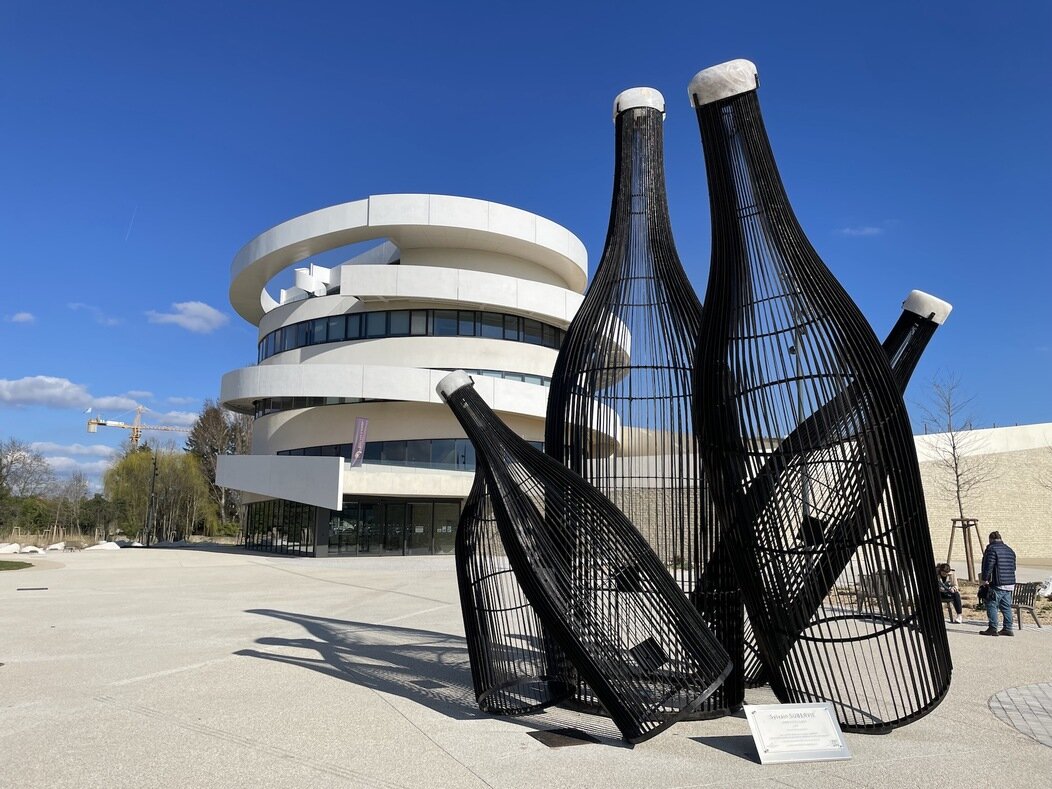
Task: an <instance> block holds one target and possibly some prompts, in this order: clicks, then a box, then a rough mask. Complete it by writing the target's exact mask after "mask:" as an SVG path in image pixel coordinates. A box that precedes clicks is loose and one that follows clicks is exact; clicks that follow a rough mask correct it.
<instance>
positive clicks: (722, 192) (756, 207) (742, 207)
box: [697, 90, 804, 242]
mask: <svg viewBox="0 0 1052 789" xmlns="http://www.w3.org/2000/svg"><path fill="white" fill-rule="evenodd" d="M697 113H698V125H699V127H700V130H701V141H702V147H703V149H704V151H705V172H706V175H707V178H708V186H709V196H710V200H709V206H710V215H711V219H712V229H713V240H714V241H716V240H717V239H718V238H719V237H720V235H722V233H724V232H737V231H736V230H735V228H737V227H738V226H739V225H741V224H742V223H743V222H745V221H748V220H749V219H753V218H758V219H760V220H761V221H762V220H763V219H764V218H770V220H772V221H774V222H775V223H777V224H778V226H779V227H780V229H781V230H782V232H788V233H790V234H792V235H795V236H799V237H800V238H804V233H803V230H802V229H801V228H800V224H799V222H797V220H796V215H795V214H794V213H793V209H792V206H791V205H790V203H789V199H788V197H787V196H786V194H785V187H784V185H783V184H782V178H781V175H780V174H779V173H778V165H777V164H776V162H775V159H774V154H773V153H772V151H771V142H770V140H769V139H768V137H767V129H766V127H765V126H764V123H763V115H762V114H761V112H760V102H759V98H758V97H757V93H756V91H755V90H751V91H748V92H746V93H740V94H738V95H736V96H732V97H730V98H728V99H724V100H723V101H716V102H712V103H710V104H705V105H703V106H701V107H698V108H697ZM785 240H786V241H787V242H788V241H789V239H785Z"/></svg>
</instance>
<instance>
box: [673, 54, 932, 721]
mask: <svg viewBox="0 0 1052 789" xmlns="http://www.w3.org/2000/svg"><path fill="white" fill-rule="evenodd" d="M756 87H757V78H756V70H755V67H754V66H753V64H752V63H749V62H748V61H743V60H738V61H731V62H730V63H725V64H722V65H720V66H716V67H714V68H711V69H706V70H704V71H702V72H700V73H699V74H697V75H696V76H695V77H694V79H693V80H692V81H691V85H690V89H689V92H690V95H691V99H692V101H693V103H694V106H695V108H696V110H697V115H698V123H699V126H700V128H701V137H702V142H703V145H704V151H705V165H706V172H707V175H708V185H709V197H710V201H711V220H712V265H711V268H710V270H709V282H708V289H707V292H706V297H705V311H704V313H703V315H702V327H701V333H700V335H699V340H698V355H697V363H696V365H695V382H696V386H695V404H696V407H697V415H696V420H697V421H696V424H697V427H698V431H699V436H700V444H701V448H702V455H703V459H704V464H705V471H706V474H707V475H708V477H709V480H710V483H711V489H712V495H713V498H714V500H715V502H716V506H717V509H718V511H719V513H720V516H721V521H722V522H723V523H724V524H725V527H726V528H725V532H724V538H725V539H726V540H727V542H728V545H729V549H730V550H729V551H728V552H729V554H730V556H731V559H732V561H733V563H734V566H735V570H736V574H737V577H738V579H739V582H740V583H741V585H742V593H743V596H744V598H745V604H746V608H747V611H748V615H749V619H750V622H751V624H752V628H753V630H754V633H755V636H756V642H757V648H758V651H759V654H760V657H761V659H762V660H763V663H764V668H765V670H766V671H767V673H768V678H769V680H770V683H771V687H772V689H773V690H774V691H775V694H776V695H777V696H778V698H779V699H780V700H781V701H783V702H803V701H817V700H828V701H830V702H832V704H833V706H834V708H835V710H836V713H837V716H838V718H839V720H840V723H841V726H843V727H844V728H845V729H848V730H853V731H866V732H875V731H887V730H889V729H891V728H893V727H895V726H898V725H902V724H904V723H908V722H909V721H911V720H914V719H916V718H918V717H920V716H921V715H924V714H925V713H927V712H929V711H930V710H931V709H933V708H934V707H935V705H937V704H938V702H939V701H941V699H942V698H943V697H944V695H945V693H946V691H947V690H948V688H949V682H950V673H951V669H952V665H951V661H950V654H949V648H948V644H947V640H946V631H945V627H944V624H943V621H942V612H941V609H940V604H939V597H938V593H937V589H936V585H935V580H934V576H933V573H932V570H931V568H932V566H933V564H934V557H933V554H932V549H931V538H930V535H929V531H928V525H927V518H926V514H925V509H924V499H923V492H922V490H921V484H920V474H919V470H918V467H917V456H916V449H915V447H914V443H913V436H912V432H911V430H910V425H909V420H908V417H907V414H906V409H905V405H904V404H903V401H902V395H901V393H900V391H899V384H898V382H897V381H896V378H895V374H894V373H893V371H892V369H891V365H890V364H889V361H888V357H887V354H886V353H885V352H884V351H883V349H882V348H881V345H880V343H879V341H878V340H877V338H876V337H875V335H874V334H873V332H872V330H871V329H870V327H869V325H868V324H867V323H866V321H865V319H864V318H863V316H862V314H861V313H860V312H859V310H858V308H857V306H856V305H855V304H854V302H853V301H852V300H851V298H850V297H849V296H848V295H847V293H846V292H845V291H844V289H843V288H842V287H841V286H840V284H839V283H838V282H837V281H836V279H835V278H834V277H833V275H832V274H831V273H830V272H829V270H828V269H827V268H826V267H825V265H824V264H823V263H822V261H821V259H820V258H819V257H818V255H817V254H816V253H815V251H814V249H813V248H812V247H811V245H810V243H809V242H808V240H807V238H806V236H805V235H804V233H803V230H802V229H801V228H800V226H799V224H798V222H797V220H796V217H795V215H794V214H793V211H792V208H791V207H790V205H789V201H788V198H787V197H786V195H785V191H784V188H783V186H782V183H781V178H780V176H779V173H778V170H777V167H776V165H775V162H774V158H773V155H772V154H771V149H770V143H769V141H768V139H767V133H766V130H765V128H764V124H763V119H762V117H761V114H760V108H759V103H758V100H757V96H756ZM907 677H908V678H909V679H908V680H907V679H906V678H907Z"/></svg>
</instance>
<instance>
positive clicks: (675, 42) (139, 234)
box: [0, 0, 1052, 475]
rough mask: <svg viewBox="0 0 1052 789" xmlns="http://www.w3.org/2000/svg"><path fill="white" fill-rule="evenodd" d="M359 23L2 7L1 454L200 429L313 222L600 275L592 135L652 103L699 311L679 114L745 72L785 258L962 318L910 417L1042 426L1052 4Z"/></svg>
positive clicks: (404, 13) (359, 10) (878, 302)
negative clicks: (459, 205) (405, 209)
mask: <svg viewBox="0 0 1052 789" xmlns="http://www.w3.org/2000/svg"><path fill="white" fill-rule="evenodd" d="M365 5H366V4H361V3H345V2H302V3H296V4H293V3H281V2H262V3H251V4H250V3H233V2H232V3H225V4H219V3H196V2H193V3H192V2H179V3H171V4H153V3H132V2H123V3H112V2H98V3H91V4H85V3H72V2H71V3H56V2H49V1H48V0H37V1H36V2H23V1H22V0H16V1H15V2H8V3H7V4H5V8H4V14H3V18H2V20H0V145H2V150H3V152H4V156H3V160H4V166H3V171H4V172H3V175H4V177H3V180H2V183H3V188H2V189H0V250H2V252H0V254H2V255H3V263H4V266H3V271H4V274H5V280H6V287H4V288H3V289H2V290H0V347H2V349H3V353H2V356H0V359H2V361H0V438H9V437H13V438H18V439H21V440H24V441H28V442H33V443H36V444H37V445H38V447H39V448H41V449H42V450H43V451H44V452H45V454H47V455H49V456H50V457H53V458H56V460H55V461H54V465H55V467H56V468H57V469H58V470H59V471H61V472H63V473H66V472H68V471H69V470H71V469H73V468H77V467H80V468H83V469H85V470H86V471H88V472H89V473H90V474H93V475H94V474H97V473H98V472H99V470H100V469H101V468H102V467H103V466H104V464H105V462H106V459H107V456H108V454H109V453H112V451H113V449H114V448H115V447H117V446H118V445H119V444H120V442H121V441H122V440H124V439H125V438H126V437H127V434H126V431H122V430H115V429H107V428H102V429H100V431H99V432H98V433H97V434H94V435H88V434H86V432H85V420H86V418H87V417H86V416H85V415H84V413H83V412H84V409H85V408H87V407H88V406H92V407H93V408H94V413H99V412H100V411H101V412H102V413H103V414H104V415H105V416H106V417H107V418H111V419H126V420H129V421H130V420H131V418H132V417H133V412H132V411H131V409H132V408H133V407H134V404H135V403H142V404H143V405H145V406H147V407H148V408H149V409H151V410H150V411H149V412H148V413H147V414H146V417H145V421H147V422H156V423H167V424H179V423H181V422H186V421H188V420H189V419H192V415H193V414H194V413H196V412H197V411H198V410H199V408H200V406H201V402H202V400H203V399H204V398H208V397H212V398H214V397H216V396H217V395H218V390H219V380H220V377H221V376H222V374H223V373H224V372H226V371H228V370H231V369H234V368H237V367H240V366H243V365H246V364H250V363H252V362H254V360H255V330H254V328H253V327H251V326H249V325H248V324H247V323H245V322H244V321H243V320H241V319H240V318H239V317H237V316H236V315H235V314H234V313H233V311H232V310H231V309H230V306H229V303H228V302H227V289H228V286H229V266H230V261H231V260H232V258H233V256H234V254H235V253H236V252H237V250H238V249H239V248H240V247H241V246H242V245H243V244H244V243H245V242H247V241H248V240H249V239H251V238H252V237H253V236H255V235H256V234H257V233H259V232H261V231H263V230H265V229H266V228H268V227H271V226H272V225H274V224H277V223H278V222H281V221H283V220H285V219H288V218H289V217H292V216H295V215H298V214H302V213H305V212H308V211H311V210H314V209H316V208H321V207H323V206H326V205H331V204H334V203H339V202H344V201H348V200H353V199H357V198H360V197H364V196H366V195H369V194H381V193H388V192H434V193H444V194H456V195H466V196H470V197H478V198H483V199H487V200H493V201H497V202H503V203H508V204H510V205H514V206H517V207H520V208H524V209H526V210H529V211H533V212H536V213H539V214H542V215H544V216H547V217H549V218H551V219H553V220H554V221H556V222H559V223H560V224H563V225H565V226H566V227H568V228H569V229H570V230H572V231H573V232H574V233H576V234H577V235H578V236H579V237H580V238H581V239H582V240H583V241H584V243H585V245H586V246H587V247H588V250H589V255H590V260H591V265H592V267H593V269H594V266H595V264H596V263H597V262H598V256H599V253H600V252H601V250H602V242H603V237H604V234H605V232H606V222H607V218H608V212H609V200H610V185H611V178H612V153H613V137H612V132H613V127H612V124H611V118H610V108H611V103H612V100H613V97H614V96H615V95H616V94H617V93H618V92H619V91H620V90H622V89H624V88H627V87H632V86H636V85H648V86H652V87H655V88H657V89H659V90H660V91H662V92H663V93H664V94H665V97H666V100H667V104H668V115H667V119H666V123H665V127H666V138H665V145H666V167H667V177H668V185H669V199H670V205H671V212H672V219H673V227H674V230H675V232H676V238H677V243H678V246H679V250H680V254H681V257H682V258H683V261H684V264H685V266H686V268H687V270H688V273H689V274H690V276H691V279H692V281H693V282H694V284H695V286H696V288H697V289H698V291H699V295H703V290H704V287H705V278H706V274H707V271H708V263H709V225H708V208H707V200H708V198H707V194H706V189H705V181H704V168H703V161H702V157H701V148H700V143H699V139H698V132H697V124H696V121H695V119H694V117H693V113H692V111H691V110H690V107H689V105H688V101H687V98H686V86H687V83H688V81H689V80H690V78H691V76H692V75H693V74H694V73H695V72H696V71H698V70H699V69H701V68H704V67H706V66H710V65H713V64H715V63H719V62H722V61H724V60H728V59H731V58H736V57H746V58H749V59H751V60H753V61H754V62H755V63H756V64H757V66H758V68H759V72H760V79H761V89H760V100H761V103H762V106H763V108H764V113H765V118H766V121H767V126H768V130H769V132H770V135H771V138H772V143H773V146H774V150H775V155H776V157H777V159H778V162H779V165H780V168H781V171H782V176H783V179H784V180H785V182H786V186H787V189H788V191H789V196H790V198H791V199H792V201H793V204H794V207H795V208H796V211H797V214H798V216H799V217H800V220H801V222H802V224H803V225H804V228H805V230H806V231H807V233H808V235H809V236H810V238H811V240H812V242H813V243H814V245H815V247H816V248H817V249H818V251H819V253H820V254H821V255H822V256H823V258H824V259H825V261H826V263H827V264H828V265H829V267H830V268H831V270H832V271H833V273H834V274H835V275H836V276H837V277H839V278H840V280H841V282H843V284H844V285H845V287H846V288H847V290H848V291H849V292H850V293H851V294H852V296H853V297H854V298H855V299H856V301H857V302H858V304H859V306H860V307H861V309H862V311H863V312H864V313H865V315H866V316H867V317H868V318H869V319H870V321H871V322H872V324H873V326H874V328H875V330H876V332H877V334H878V336H881V337H882V336H883V335H884V333H885V332H886V331H887V329H888V328H889V327H890V326H891V324H892V322H893V321H894V319H895V318H896V317H897V315H898V312H899V304H900V303H901V301H902V299H903V297H904V296H905V295H906V293H907V292H908V291H909V290H910V289H911V288H921V289H923V290H927V291H929V292H931V293H934V294H936V295H938V296H941V297H943V298H946V299H947V300H949V301H951V302H952V303H953V304H954V313H953V315H952V316H951V317H950V319H949V321H948V322H947V324H946V326H945V327H944V328H943V329H942V330H941V331H940V332H939V333H938V334H937V335H936V337H935V339H934V341H933V343H932V345H931V346H930V347H929V350H928V352H927V354H926V356H925V359H924V360H923V362H922V364H921V366H920V367H919V369H918V371H917V373H916V375H915V377H914V384H913V385H912V387H911V389H910V391H909V392H908V393H907V401H908V402H910V403H914V402H917V401H919V400H922V399H924V397H925V396H926V391H927V388H928V387H927V381H929V380H930V379H931V378H932V376H933V375H936V374H938V373H940V372H942V373H956V374H957V375H959V376H960V378H961V381H962V385H963V387H964V388H965V389H967V390H968V391H969V392H971V393H973V394H974V395H975V401H974V404H973V411H974V413H975V416H976V417H977V421H978V422H979V423H980V424H983V425H990V424H997V425H1007V424H1016V423H1020V424H1026V423H1033V422H1045V421H1052V397H1050V392H1052V309H1050V306H1049V301H1050V295H1052V274H1050V266H1049V254H1050V250H1052V244H1050V235H1052V222H1050V220H1049V217H1050V215H1052V192H1050V186H1052V155H1050V153H1049V148H1050V140H1052V101H1050V99H1052V88H1050V77H1052V47H1049V44H1048V36H1049V32H1050V30H1052V11H1050V10H1049V9H1050V8H1052V7H1050V6H1048V5H1047V4H1046V3H1044V2H1023V3H1013V4H1011V6H1010V7H1009V6H997V5H992V4H989V3H975V2H957V3H925V4H921V3H907V2H888V3H883V4H875V3H865V4H861V3H858V4H854V3H834V2H822V3H780V2H752V3H742V4H728V3H689V4H688V3H676V4H668V3H661V2H653V3H647V4H640V3H617V2H604V3H586V2H581V3H565V2H563V3H547V2H534V3H529V4H498V3H481V2H480V3H457V2H450V3H430V2H428V3H418V2H413V1H412V0H410V1H409V2H401V3H390V4H370V5H371V6H372V7H371V8H368V9H367V8H365ZM911 411H912V412H913V413H914V415H915V422H916V413H917V409H916V408H915V407H914V406H912V405H911ZM154 435H155V436H161V437H162V438H163V437H164V436H165V434H154ZM170 435H176V436H177V434H170Z"/></svg>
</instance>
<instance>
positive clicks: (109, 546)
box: [84, 542, 121, 551]
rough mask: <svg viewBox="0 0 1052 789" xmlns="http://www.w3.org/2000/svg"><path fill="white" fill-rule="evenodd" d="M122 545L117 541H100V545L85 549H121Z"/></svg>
mask: <svg viewBox="0 0 1052 789" xmlns="http://www.w3.org/2000/svg"><path fill="white" fill-rule="evenodd" d="M120 549H121V546H119V545H118V544H117V543H115V542H100V543H99V544H98V545H92V546H89V547H87V548H85V549H84V550H85V551H119V550H120Z"/></svg>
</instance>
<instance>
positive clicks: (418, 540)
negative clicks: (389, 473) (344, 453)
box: [328, 496, 460, 556]
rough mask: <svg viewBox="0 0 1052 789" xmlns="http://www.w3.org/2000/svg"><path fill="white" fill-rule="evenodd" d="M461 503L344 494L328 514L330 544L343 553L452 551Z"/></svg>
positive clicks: (396, 554)
mask: <svg viewBox="0 0 1052 789" xmlns="http://www.w3.org/2000/svg"><path fill="white" fill-rule="evenodd" d="M459 520H460V502H459V501H451V500H448V499H446V500H442V499H398V498H367V497H351V496H345V497H344V500H343V509H341V510H340V511H338V512H334V511H330V512H329V534H328V548H329V553H330V554H335V555H339V556H411V555H420V554H431V553H452V552H453V546H454V543H455V541H456V529H457V523H458V522H459Z"/></svg>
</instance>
